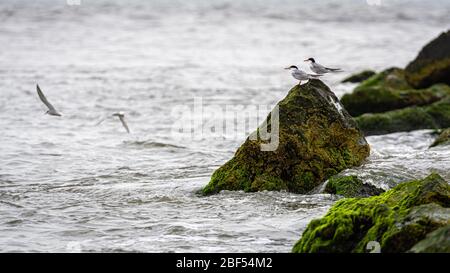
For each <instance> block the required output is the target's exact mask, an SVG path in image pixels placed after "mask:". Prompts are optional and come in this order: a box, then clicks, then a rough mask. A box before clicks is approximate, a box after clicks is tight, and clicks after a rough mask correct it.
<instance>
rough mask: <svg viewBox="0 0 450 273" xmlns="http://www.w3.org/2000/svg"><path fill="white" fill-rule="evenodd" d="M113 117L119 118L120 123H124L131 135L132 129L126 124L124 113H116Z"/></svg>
mask: <svg viewBox="0 0 450 273" xmlns="http://www.w3.org/2000/svg"><path fill="white" fill-rule="evenodd" d="M113 117H118V118H119V119H120V122H122V125H123V127H124V128H125V130H127V133H130V129H129V128H128V125H127V123H126V122H125V114H124V113H123V112H118V113H114V114H113Z"/></svg>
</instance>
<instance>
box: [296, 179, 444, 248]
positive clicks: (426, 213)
mask: <svg viewBox="0 0 450 273" xmlns="http://www.w3.org/2000/svg"><path fill="white" fill-rule="evenodd" d="M449 206H450V185H448V183H447V182H446V181H445V180H444V179H443V178H442V177H440V176H439V175H438V174H431V175H429V176H428V177H426V178H424V179H421V180H413V181H409V182H405V183H402V184H400V185H398V186H396V187H394V188H393V189H391V190H389V191H387V192H385V193H382V194H380V195H379V196H372V197H368V198H348V199H342V200H340V201H338V202H337V203H336V204H335V205H334V206H333V207H332V208H331V209H330V210H329V211H328V213H327V214H326V215H325V216H324V217H323V218H322V219H316V220H313V221H311V222H310V223H309V225H308V227H307V228H306V230H305V231H304V232H303V235H302V238H301V239H300V240H299V241H298V242H297V243H296V244H295V246H294V248H293V252H315V253H318V252H359V253H362V252H367V248H366V247H367V245H368V243H369V242H378V243H379V244H380V247H381V252H406V251H409V250H410V249H411V248H412V247H413V246H415V245H416V244H417V243H419V242H420V241H422V240H423V239H425V238H426V236H427V234H429V233H431V232H433V231H435V230H437V229H438V228H440V227H444V226H447V225H449V224H450V208H449Z"/></svg>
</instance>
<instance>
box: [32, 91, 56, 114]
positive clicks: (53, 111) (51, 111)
mask: <svg viewBox="0 0 450 273" xmlns="http://www.w3.org/2000/svg"><path fill="white" fill-rule="evenodd" d="M36 90H37V93H38V95H39V98H40V99H41V101H42V102H43V103H44V104H45V106H47V108H48V111H47V112H45V113H46V114H49V115H51V116H58V117H60V116H61V113H59V112H58V111H56V109H55V107H53V105H52V104H51V103H50V102H49V101H48V100H47V98H46V97H45V95H44V93H42V90H41V88H40V87H39V85H38V84H37V85H36Z"/></svg>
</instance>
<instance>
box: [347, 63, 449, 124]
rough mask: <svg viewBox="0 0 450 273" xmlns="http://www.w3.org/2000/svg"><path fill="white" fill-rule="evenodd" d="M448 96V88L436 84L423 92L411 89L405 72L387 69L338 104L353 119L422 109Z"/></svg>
mask: <svg viewBox="0 0 450 273" xmlns="http://www.w3.org/2000/svg"><path fill="white" fill-rule="evenodd" d="M448 95H450V87H449V86H447V85H446V84H436V85H433V86H431V87H429V88H427V89H418V90H417V89H413V88H412V87H411V86H410V85H409V84H408V83H407V82H406V80H405V72H404V70H402V69H399V68H390V69H387V70H385V71H383V72H381V73H379V74H376V75H375V76H372V77H370V78H369V79H368V80H366V81H364V82H362V83H361V84H360V85H359V86H357V87H356V88H355V90H354V91H353V93H351V94H345V95H344V96H343V97H342V99H341V101H342V104H343V105H344V107H345V109H347V111H348V112H349V113H350V114H351V115H353V116H359V115H361V114H364V113H380V112H385V111H390V110H395V109H401V108H405V107H408V106H413V105H417V106H422V105H427V104H431V103H433V102H436V101H438V100H440V99H442V98H444V97H446V96H448Z"/></svg>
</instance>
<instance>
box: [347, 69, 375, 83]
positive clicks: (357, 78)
mask: <svg viewBox="0 0 450 273" xmlns="http://www.w3.org/2000/svg"><path fill="white" fill-rule="evenodd" d="M375 74H376V72H375V71H373V70H364V71H362V72H359V73H356V74H353V75H351V76H349V77H347V78H345V79H343V80H342V83H347V82H349V83H358V82H362V81H365V80H367V79H368V78H370V77H372V76H373V75H375Z"/></svg>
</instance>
